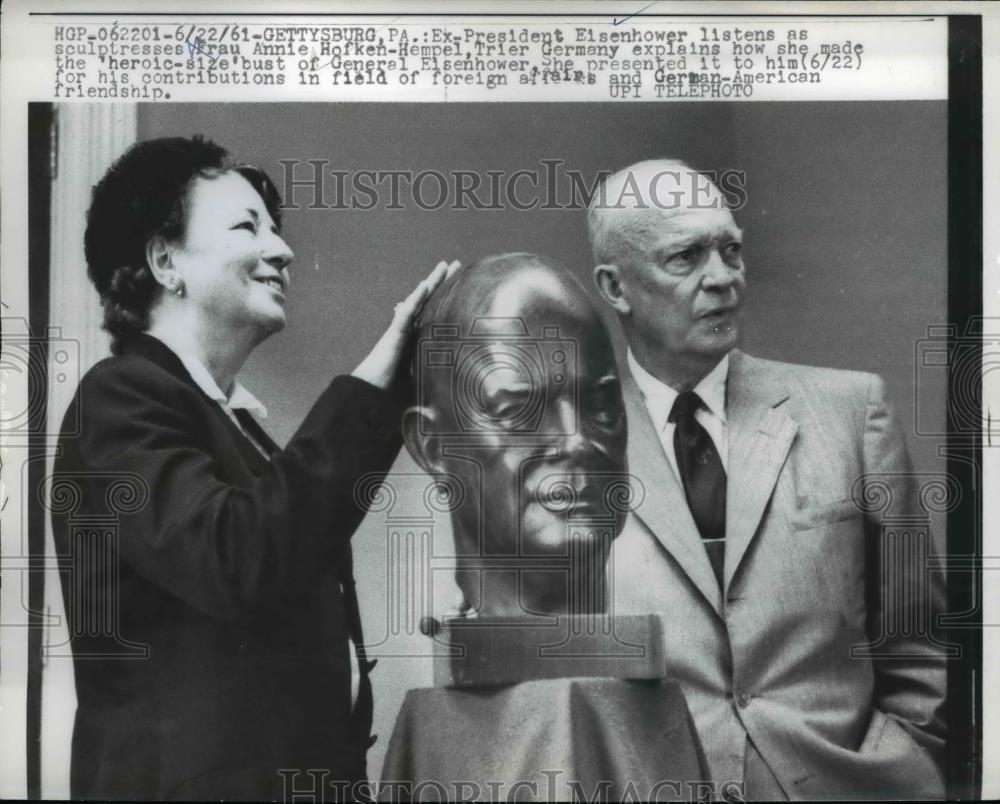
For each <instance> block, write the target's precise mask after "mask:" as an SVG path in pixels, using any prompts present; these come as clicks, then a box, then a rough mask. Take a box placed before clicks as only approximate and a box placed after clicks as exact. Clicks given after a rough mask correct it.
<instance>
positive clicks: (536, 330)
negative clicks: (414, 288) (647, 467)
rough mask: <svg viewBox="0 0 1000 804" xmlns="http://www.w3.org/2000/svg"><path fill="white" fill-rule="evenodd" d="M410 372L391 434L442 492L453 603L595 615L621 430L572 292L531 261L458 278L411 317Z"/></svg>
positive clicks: (618, 516) (618, 499)
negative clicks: (408, 399)
mask: <svg viewBox="0 0 1000 804" xmlns="http://www.w3.org/2000/svg"><path fill="white" fill-rule="evenodd" d="M414 375H415V380H416V383H415V385H416V389H417V400H416V402H417V404H416V405H414V406H413V407H411V408H410V409H409V410H408V411H407V412H406V415H405V419H404V427H403V433H404V438H405V440H406V444H407V447H408V449H409V451H410V453H411V454H412V455H413V456H414V458H415V460H416V461H417V463H419V464H420V465H421V466H422V467H423V468H424V469H425V470H427V471H428V472H429V473H430V474H431V475H432V477H434V478H435V480H436V481H437V482H438V484H439V486H440V487H441V488H443V489H446V490H447V492H448V494H449V496H450V500H451V509H452V526H453V531H454V537H455V547H456V554H457V556H458V568H457V576H456V577H457V581H458V585H459V587H460V588H461V590H462V593H463V595H464V596H465V601H466V605H467V606H469V607H470V608H473V609H475V610H476V611H477V612H478V613H480V614H482V615H487V616H494V615H495V616H522V615H525V614H532V613H546V614H550V613H587V612H593V611H600V610H602V609H603V607H604V583H603V579H604V563H605V560H606V559H607V555H608V551H609V549H610V546H611V540H612V539H613V538H614V537H615V536H616V535H617V533H618V531H619V530H620V528H621V526H622V524H623V521H624V517H625V505H624V504H623V503H622V500H623V499H624V498H626V497H627V495H628V476H627V473H626V459H625V444H626V423H625V413H624V405H623V402H622V395H621V387H620V384H619V380H618V373H617V369H616V367H615V361H614V353H613V349H612V346H611V340H610V338H609V336H608V333H607V330H606V328H605V326H604V324H603V322H602V321H601V319H600V317H599V315H598V314H597V312H596V310H595V309H594V307H593V305H592V303H591V302H590V300H589V298H588V297H587V295H586V293H585V292H584V290H583V288H582V287H581V285H580V284H579V283H578V282H577V281H576V279H575V278H574V277H573V276H572V275H571V274H569V273H567V272H566V271H565V270H563V269H561V268H558V267H556V266H554V265H553V264H552V263H550V262H548V261H546V260H544V259H543V258H541V257H538V256H535V255H533V254H504V255H500V256H496V257H489V258H487V259H484V260H482V261H480V262H479V263H477V264H475V265H473V266H471V267H469V268H466V269H464V270H462V271H459V272H458V273H457V274H456V275H455V276H454V277H453V278H452V279H451V280H449V281H448V282H447V283H446V284H445V285H443V286H442V287H441V288H439V289H438V291H437V292H436V293H435V294H434V297H432V298H431V299H430V300H429V302H428V304H427V306H426V308H425V310H424V313H423V315H422V317H421V321H420V324H419V333H418V346H417V353H416V356H415V361H414Z"/></svg>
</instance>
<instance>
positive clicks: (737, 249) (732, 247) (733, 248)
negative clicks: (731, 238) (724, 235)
mask: <svg viewBox="0 0 1000 804" xmlns="http://www.w3.org/2000/svg"><path fill="white" fill-rule="evenodd" d="M742 251H743V244H742V243H730V244H729V245H727V246H726V253H727V254H731V255H732V256H734V257H738V256H739V255H740V253H741V252H742Z"/></svg>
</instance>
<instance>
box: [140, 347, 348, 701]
mask: <svg viewBox="0 0 1000 804" xmlns="http://www.w3.org/2000/svg"><path fill="white" fill-rule="evenodd" d="M147 334H149V333H147ZM157 340H159V341H160V343H162V344H163V345H164V346H166V347H167V348H168V349H170V351H172V352H173V353H174V354H175V355H177V359H178V360H180V361H181V363H183V364H184V368H185V369H186V370H187V373H188V374H190V375H191V379H192V380H194V384H195V385H197V386H198V387H199V388H200V389H201V390H202V392H203V393H204V394H205V396H207V397H208V398H209V399H212V400H214V401H215V402H217V403H218V404H219V407H221V408H222V410H223V411H224V412H225V414H226V415H227V416H228V417H229V418H230V420H231V421H232V422H233V424H235V425H236V426H237V428H239V431H240V432H241V433H243V435H245V436H246V437H247V440H248V441H249V442H250V443H251V444H253V445H254V446H255V447H256V448H257V449H258V451H259V452H260V453H261V454H262V455H263V456H264V457H265V458H268V459H270V457H271V456H270V455H269V454H268V452H267V450H266V449H265V448H264V445H263V444H258V443H257V441H256V440H255V439H254V438H253V436H251V435H250V434H249V433H248V432H247V431H246V430H244V429H243V425H242V424H240V421H239V419H237V418H236V413H235V411H236V410H239V409H243V410H248V411H250V412H251V413H255V414H257V415H258V416H260V417H261V418H267V408H265V407H264V405H263V404H262V403H261V402H260V400H259V399H257V397H255V396H254V395H253V394H252V393H250V392H249V391H248V390H247V389H246V387H245V386H244V385H243V384H242V383H240V381H239V380H233V388H232V390H231V391H230V392H229V395H228V396H226V394H225V393H223V391H222V389H221V388H220V387H219V384H218V383H217V382H216V381H215V378H214V377H213V376H212V373H211V372H210V371H209V370H208V369H207V368H206V367H205V364H204V363H202V362H201V361H200V360H199V359H198V358H197V357H195V356H194V355H192V354H187V353H180V352H178V351H176V350H175V349H174V348H173V347H172V346H171V345H170V344H169V343H166V342H165V341H163V340H162V339H160V338H157ZM340 591H341V593H343V591H344V588H343V585H341V589H340ZM347 643H348V644H347V655H348V657H349V658H350V662H351V708H352V709H353V708H354V705H355V704H356V703H357V702H358V695H359V693H360V691H361V668H360V667H359V666H358V653H357V651H356V650H355V648H354V641H353V640H352V639H351V638H350V637H348V638H347Z"/></svg>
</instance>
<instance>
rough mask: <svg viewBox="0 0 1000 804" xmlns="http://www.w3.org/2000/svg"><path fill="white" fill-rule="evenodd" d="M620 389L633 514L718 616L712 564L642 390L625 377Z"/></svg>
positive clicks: (719, 609)
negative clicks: (623, 410)
mask: <svg viewBox="0 0 1000 804" xmlns="http://www.w3.org/2000/svg"><path fill="white" fill-rule="evenodd" d="M622 390H623V393H624V396H625V409H626V415H627V416H628V467H629V473H630V475H631V485H632V498H633V500H634V501H635V503H634V506H635V507H634V509H633V513H634V514H635V515H636V516H637V517H638V518H639V519H641V520H642V521H643V523H644V524H645V525H646V527H647V528H648V529H649V530H650V532H652V534H653V535H654V536H655V537H656V539H657V540H658V541H659V542H660V544H662V545H663V547H664V548H665V549H666V550H667V552H669V553H670V555H672V556H673V557H674V559H675V560H676V561H677V563H678V564H680V565H681V567H682V568H683V570H684V572H686V573H687V575H688V577H689V578H690V579H691V582H692V583H693V584H694V585H695V586H696V587H697V588H698V590H699V591H700V592H701V593H702V594H703V595H704V596H705V599H706V600H707V601H708V604H709V605H710V606H711V607H712V608H713V609H714V610H715V611H716V613H718V614H720V615H721V612H722V595H721V592H720V590H719V582H718V581H717V580H716V578H715V573H714V572H713V570H712V564H711V562H710V561H709V559H708V553H707V552H706V551H705V545H704V544H702V541H701V535H700V534H699V533H698V527H697V525H695V523H694V519H693V518H692V516H691V510H690V509H689V508H688V504H687V499H686V498H685V496H684V489H683V488H682V487H681V485H680V483H678V481H677V477H676V476H675V475H674V471H673V469H671V467H670V464H669V463H668V462H667V457H666V455H664V454H663V447H662V446H661V444H660V437H659V434H658V433H657V432H656V429H655V428H654V427H653V422H652V421H651V420H650V418H649V412H648V411H647V410H646V404H645V402H644V401H643V398H642V392H641V391H640V390H639V386H637V385H636V383H635V381H634V380H633V379H632V378H631V377H630V376H627V377H625V378H624V381H623V386H622Z"/></svg>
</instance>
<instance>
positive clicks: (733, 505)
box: [724, 351, 798, 590]
mask: <svg viewBox="0 0 1000 804" xmlns="http://www.w3.org/2000/svg"><path fill="white" fill-rule="evenodd" d="M787 399H788V390H787V389H786V388H785V387H784V386H783V384H782V383H781V382H780V375H778V374H776V373H775V372H773V371H768V370H767V369H766V367H765V366H764V365H762V364H761V363H760V362H759V361H756V360H754V358H752V357H748V356H747V355H744V354H743V353H741V352H739V351H733V352H732V354H731V358H730V363H729V379H728V381H727V384H726V419H727V429H728V434H729V461H728V464H729V465H728V471H727V481H726V558H725V573H724V583H725V588H726V589H727V590H728V588H729V584H730V583H731V582H732V580H733V577H734V576H735V575H736V570H737V569H738V568H739V565H740V562H741V561H742V559H743V556H744V555H745V553H746V551H747V547H749V545H750V542H751V541H752V540H753V536H754V534H755V533H756V532H757V528H758V526H759V525H760V520H761V517H762V516H763V514H764V509H765V507H766V506H767V503H768V500H770V498H771V494H772V492H773V491H774V484H775V482H776V481H777V479H778V474H779V472H780V471H781V467H782V466H783V465H784V463H785V459H786V457H787V456H788V451H789V449H791V446H792V442H793V441H794V440H795V434H796V432H797V431H798V424H797V423H796V422H795V420H794V419H792V418H791V417H790V416H789V415H788V414H787V413H786V412H785V411H784V410H783V409H782V404H783V403H784V402H785V401H786V400H787Z"/></svg>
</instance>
